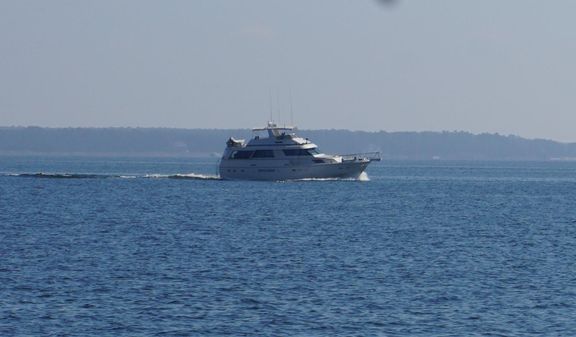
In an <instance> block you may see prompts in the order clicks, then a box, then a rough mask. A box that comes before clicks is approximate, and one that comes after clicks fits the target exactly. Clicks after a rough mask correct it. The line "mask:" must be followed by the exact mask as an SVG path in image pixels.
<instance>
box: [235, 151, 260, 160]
mask: <svg viewBox="0 0 576 337" xmlns="http://www.w3.org/2000/svg"><path fill="white" fill-rule="evenodd" d="M253 153H254V151H234V152H232V154H231V155H230V159H250V157H252V154H253Z"/></svg>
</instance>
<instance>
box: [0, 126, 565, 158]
mask: <svg viewBox="0 0 576 337" xmlns="http://www.w3.org/2000/svg"><path fill="white" fill-rule="evenodd" d="M297 132H298V134H299V135H301V136H303V137H309V138H310V139H311V140H312V141H314V142H315V143H317V144H318V145H319V146H320V149H321V150H322V151H323V152H326V153H340V154H344V153H356V152H366V151H367V152H373V151H379V152H381V153H382V158H383V159H384V160H433V159H438V160H528V161H530V160H537V161H542V160H544V161H549V160H554V161H573V160H575V158H576V143H561V142H556V141H552V140H544V139H526V138H522V137H518V136H503V135H499V134H472V133H469V132H463V131H452V132H448V131H444V132H386V131H379V132H371V131H349V130H298V131H297ZM229 137H235V138H250V137H251V131H250V130H249V129H176V128H122V127H113V128H44V127H0V155H3V156H15V155H30V156H86V157H189V158H217V157H219V154H220V153H222V150H223V149H224V147H225V142H226V140H227V139H228V138H229Z"/></svg>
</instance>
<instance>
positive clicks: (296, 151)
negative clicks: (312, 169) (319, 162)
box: [282, 148, 320, 157]
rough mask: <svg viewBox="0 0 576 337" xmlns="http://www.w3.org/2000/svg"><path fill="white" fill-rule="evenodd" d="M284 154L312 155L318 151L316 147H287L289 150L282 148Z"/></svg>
mask: <svg viewBox="0 0 576 337" xmlns="http://www.w3.org/2000/svg"><path fill="white" fill-rule="evenodd" d="M282 151H283V152H284V155H285V156H289V157H291V156H313V155H316V154H320V152H319V151H318V150H317V149H316V148H313V149H289V150H282Z"/></svg>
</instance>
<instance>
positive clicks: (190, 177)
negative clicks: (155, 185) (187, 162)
mask: <svg viewBox="0 0 576 337" xmlns="http://www.w3.org/2000/svg"><path fill="white" fill-rule="evenodd" d="M144 178H153V179H183V180H221V178H220V176H217V175H211V174H199V173H187V174H148V175H145V176H144Z"/></svg>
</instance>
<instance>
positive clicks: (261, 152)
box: [219, 122, 380, 180]
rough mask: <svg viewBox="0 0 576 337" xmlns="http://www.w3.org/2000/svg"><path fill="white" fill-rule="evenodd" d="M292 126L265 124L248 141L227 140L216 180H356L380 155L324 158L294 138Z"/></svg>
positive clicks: (376, 153) (322, 154)
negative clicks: (261, 134)
mask: <svg viewBox="0 0 576 337" xmlns="http://www.w3.org/2000/svg"><path fill="white" fill-rule="evenodd" d="M294 130H295V128H294V127H279V126H277V125H276V124H274V123H271V122H269V123H268V125H267V126H266V127H264V128H256V129H252V131H253V132H255V133H260V132H267V137H261V136H260V135H256V136H255V137H254V138H252V139H251V140H250V141H249V142H245V141H244V140H242V139H240V140H237V139H234V138H230V139H228V141H227V142H226V150H225V151H224V154H223V155H222V159H221V161H220V167H219V171H220V177H221V178H222V179H235V180H295V179H308V178H357V177H359V176H360V174H362V172H364V170H365V169H366V167H367V166H368V164H370V163H371V162H372V161H379V160H380V153H378V152H374V153H365V154H353V155H328V154H324V153H321V152H320V151H319V150H318V146H316V144H314V143H312V142H310V140H308V139H307V138H301V137H298V136H296V134H295V133H294V132H293V131H294Z"/></svg>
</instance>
